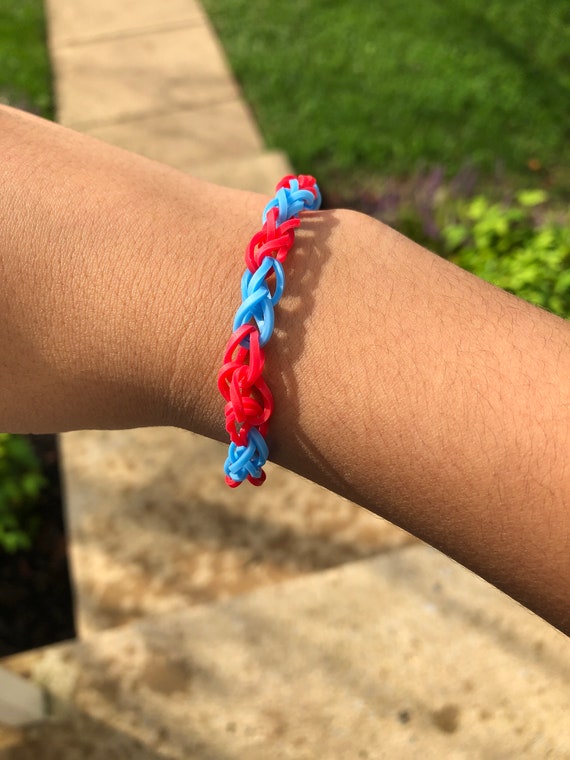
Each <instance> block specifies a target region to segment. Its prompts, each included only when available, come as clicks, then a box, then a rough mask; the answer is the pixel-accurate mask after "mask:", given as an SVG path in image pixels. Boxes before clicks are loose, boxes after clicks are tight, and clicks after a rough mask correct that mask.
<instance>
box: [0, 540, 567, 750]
mask: <svg viewBox="0 0 570 760" xmlns="http://www.w3.org/2000/svg"><path fill="white" fill-rule="evenodd" d="M33 669H34V677H35V678H36V680H38V681H40V682H43V683H44V684H46V685H48V686H49V687H50V688H51V690H52V692H53V694H54V695H55V696H59V697H60V698H62V699H63V700H66V701H68V700H71V702H72V703H73V710H72V712H71V713H70V714H67V715H66V714H65V713H63V714H60V716H59V717H57V718H55V719H54V720H53V722H52V723H47V724H45V725H43V726H39V727H36V728H31V729H28V730H27V731H25V732H23V733H22V734H20V739H19V743H18V745H17V749H13V750H10V749H8V748H7V749H5V750H4V753H3V754H0V757H2V758H4V760H32V758H33V760H36V758H37V757H40V756H41V757H42V758H52V757H53V758H55V757H64V758H76V757H77V758H80V757H89V758H91V759H92V760H99V759H101V760H103V758H105V760H107V758H111V757H112V758H133V759H134V758H144V759H145V760H146V758H154V760H158V758H170V759H171V760H179V759H180V760H182V758H184V760H188V759H189V758H193V759H195V760H214V759H215V760H243V759H244V758H247V759H248V760H267V758H272V759H273V758H275V759H276V760H317V759H318V760H358V759H360V758H368V759H369V760H376V759H377V758H390V759H392V758H398V759H406V758H420V757H421V758H434V760H435V759H436V758H437V760H440V759H441V758H446V759H447V758H451V759H453V760H455V759H457V760H460V759H461V760H463V759H472V758H477V759H480V760H492V759H493V758H501V760H504V759H508V758H512V759H513V760H515V758H516V759H517V760H520V759H521V758H525V760H526V759H529V760H535V759H536V760H544V758H560V759H562V758H570V732H569V730H568V728H569V723H568V715H569V714H570V649H569V648H568V640H567V638H566V637H564V636H563V635H562V634H560V633H558V632H556V631H555V630H554V629H552V628H551V627H550V626H548V625H547V624H546V623H544V622H543V621H541V620H539V619H538V618H536V617H535V616H533V615H532V614H531V613H530V612H528V611H526V610H524V609H522V608H521V607H520V606H518V605H517V604H515V603H514V602H512V601H511V600H509V599H507V598H506V597H504V596H503V595H502V594H501V593H500V592H498V591H496V590H495V589H493V588H492V587H490V586H489V585H488V584H486V583H484V582H483V581H481V580H480V579H478V578H476V577H475V576H473V575H472V574H470V573H468V572H467V571H466V570H464V569H463V568H461V567H459V566H458V565H455V564H454V563H452V562H451V561H450V560H448V559H446V558H445V557H442V556H441V555H439V554H438V553H437V552H435V551H434V550H432V549H429V548H427V547H423V546H416V547H411V548H409V549H403V550H401V551H398V552H394V553H392V554H390V555H386V556H384V557H380V558H375V559H372V560H364V561H362V562H358V563H353V564H351V565H345V566H343V567H342V568H338V569H333V570H330V571H326V572H323V573H319V574H316V575H313V576H307V577H305V578H302V579H298V580H295V581H291V582H290V583H287V584H281V585H278V586H272V587H269V588H266V589H261V590H259V591H257V592H254V593H252V594H249V595H247V596H243V597H235V598H233V599H229V600H226V601H223V602H218V603H216V604H211V605H207V606H202V607H195V608H193V609H189V610H187V611H186V612H184V613H176V614H174V615H167V616H163V617H158V618H147V619H145V620H142V621H139V622H137V623H135V624H133V625H131V626H128V627H126V628H124V629H116V630H115V631H108V632H106V633H103V634H99V635H98V636H96V637H95V638H93V639H92V640H88V641H86V642H84V643H83V644H82V645H80V646H77V645H75V646H68V647H60V648H54V649H52V650H50V651H49V652H47V653H45V655H44V656H43V657H39V658H36V661H35V664H34V665H33ZM60 709H61V708H60ZM66 727H67V729H69V730H67V729H66ZM142 746H144V748H145V749H144V750H143V749H141V747H142ZM56 749H59V752H60V754H57V752H56ZM38 752H41V754H40V755H38V754H37V753H38ZM82 753H83V754H82Z"/></svg>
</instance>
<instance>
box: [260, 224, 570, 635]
mask: <svg viewBox="0 0 570 760" xmlns="http://www.w3.org/2000/svg"><path fill="white" fill-rule="evenodd" d="M315 227H318V225H315ZM309 236H310V233H309ZM314 254H315V259H316V261H315V262H314V263H312V259H310V258H309V257H307V258H305V256H304V251H303V250H302V251H301V252H300V254H296V255H295V256H294V258H293V265H292V271H291V273H290V276H289V280H288V291H287V292H288V294H289V296H288V297H289V298H290V299H291V301H287V300H285V301H284V303H283V307H284V308H283V311H282V312H281V313H280V315H279V324H280V326H281V328H282V330H283V336H282V337H279V338H278V339H277V341H276V343H275V345H274V346H273V347H272V351H274V353H273V354H272V355H271V356H270V359H269V361H268V367H269V373H270V374H271V372H272V371H274V372H275V374H274V376H273V378H272V383H273V386H274V387H276V388H278V389H279V393H280V394H281V395H282V401H280V402H279V403H278V404H277V412H276V420H275V423H274V425H273V428H272V430H273V431H274V434H275V444H274V447H273V451H274V455H275V456H276V458H277V460H278V461H279V462H281V463H282V464H284V465H285V466H287V467H289V468H291V469H293V470H295V471H297V472H301V473H302V474H303V475H305V476H307V477H309V478H311V479H313V480H316V481H318V482H320V483H322V484H324V485H326V486H327V487H329V488H333V489H334V490H337V491H338V492H339V493H342V494H343V495H344V496H347V497H348V498H350V499H352V500H353V501H355V502H357V503H359V504H361V505H363V506H365V507H367V508H369V509H371V510H373V511H375V512H378V513H379V514H381V515H383V516H384V517H387V518H389V519H390V520H392V521H393V522H395V523H396V524H398V525H400V526H402V527H404V528H406V529H407V530H409V531H410V532H412V533H414V534H415V535H417V536H420V537H421V538H423V539H424V540H426V541H427V542H429V543H430V544H432V545H434V546H437V547H438V548H440V549H442V550H443V551H444V552H446V553H447V554H449V555H451V556H452V557H454V558H455V559H457V560H458V561H460V562H461V563H463V564H464V565H466V566H467V567H469V568H471V569H473V570H475V571H476V572H478V573H480V574H481V575H483V576H484V577H486V578H487V579H488V580H490V581H491V582H493V583H495V584H496V585H498V586H499V587H500V588H502V589H503V590H505V591H507V592H508V593H509V594H511V595H512V596H514V597H515V598H516V599H518V600H519V601H522V602H523V603H524V604H526V605H527V606H529V607H531V608H532V609H534V610H535V611H537V612H538V613H539V614H541V615H543V616H544V617H546V618H547V619H549V620H550V621H551V622H553V623H554V624H556V625H557V626H559V627H561V628H563V629H564V630H566V631H569V630H570V605H569V604H568V600H569V596H570V462H569V460H570V324H569V323H567V322H565V321H563V320H561V319H559V318H557V317H554V316H552V315H550V314H548V313H546V312H544V311H541V310H539V309H536V308H534V307H532V306H530V305H529V304H526V303H525V302H523V301H521V300H520V299H517V298H515V297H513V296H510V295H508V294H506V293H504V292H502V291H500V290H498V289H496V288H494V287H492V286H490V285H488V284H487V283H485V282H483V281H481V280H479V279H477V278H475V277H473V276H471V275H469V274H467V273H465V272H463V271H462V270H460V269H458V268H457V267H455V266H453V265H451V264H450V263H448V262H446V261H444V260H442V259H440V258H439V257H436V256H434V255H433V254H431V253H429V252H427V251H425V250H424V249H422V248H420V247H419V246H416V245H414V244H413V243H411V242H410V241H409V240H407V239H405V238H403V237H402V236H400V235H398V234H397V233H395V232H394V231H392V230H390V229H389V228H386V227H384V226H383V225H380V224H378V223H376V222H374V221H373V220H371V219H367V218H365V217H361V216H355V215H352V214H349V215H346V214H345V213H339V214H333V222H332V224H330V232H329V233H328V237H327V236H326V235H324V234H323V233H322V232H320V233H319V235H318V239H317V249H316V250H315V251H314ZM313 267H316V270H317V273H316V274H313V275H310V276H309V281H308V282H307V283H303V282H302V279H303V276H304V271H305V270H311V271H312V269H313ZM303 299H306V300H307V305H306V306H303V305H301V306H299V307H298V308H297V311H296V312H295V311H294V312H291V313H288V311H287V309H288V307H289V306H290V305H291V304H292V303H296V304H303ZM280 357H281V358H280ZM275 367H277V370H275ZM272 368H273V370H272ZM288 384H289V385H290V386H291V391H290V392H288V391H287V390H286V386H287V385H288Z"/></svg>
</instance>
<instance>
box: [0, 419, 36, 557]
mask: <svg viewBox="0 0 570 760" xmlns="http://www.w3.org/2000/svg"><path fill="white" fill-rule="evenodd" d="M44 485H45V478H44V476H43V475H42V473H41V469H40V463H39V461H38V458H37V457H36V455H35V453H34V451H33V449H32V447H31V446H30V444H29V442H28V441H27V440H26V439H25V438H24V437H22V436H19V435H10V434H8V433H0V548H2V549H3V550H4V551H5V552H8V553H13V552H17V551H19V550H20V549H28V548H30V546H31V542H32V538H33V534H34V532H35V530H36V528H37V524H38V517H37V515H36V514H34V507H35V506H36V504H37V500H38V496H39V494H40V491H41V489H42V488H43V486H44Z"/></svg>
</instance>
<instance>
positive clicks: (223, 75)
mask: <svg viewBox="0 0 570 760" xmlns="http://www.w3.org/2000/svg"><path fill="white" fill-rule="evenodd" d="M52 60H53V64H54V67H55V72H56V75H57V80H58V86H57V94H58V120H59V121H60V122H61V123H63V124H65V125H66V126H69V127H72V128H75V129H78V130H80V131H81V130H85V129H88V128H93V127H95V126H101V125H105V124H110V123H113V122H116V121H127V120H132V119H134V118H138V117H144V116H152V115H155V116H158V115H160V114H166V113H169V112H171V111H178V110H180V109H182V108H192V107H196V106H205V105H213V104H215V103H220V102H223V101H226V100H232V101H235V100H236V99H237V98H239V91H238V88H237V85H236V84H235V82H234V80H233V78H232V76H231V73H230V72H229V70H228V68H227V64H226V61H225V58H224V56H223V53H222V51H221V48H220V47H219V45H218V43H217V40H216V39H215V38H214V37H213V35H212V33H211V31H210V27H209V25H207V24H205V23H203V24H195V25H193V26H188V27H186V28H183V29H174V30H166V31H161V32H154V33H142V34H137V35H135V36H128V35H127V36H124V37H120V38H116V39H111V40H102V41H99V42H90V43H86V44H82V45H76V46H72V47H61V48H58V47H55V48H52Z"/></svg>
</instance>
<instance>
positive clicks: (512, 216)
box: [442, 190, 570, 318]
mask: <svg viewBox="0 0 570 760" xmlns="http://www.w3.org/2000/svg"><path fill="white" fill-rule="evenodd" d="M546 200H547V196H546V193H544V192H543V191H541V190H527V191H524V192H520V193H519V194H518V195H517V196H516V203H515V204H513V205H512V206H508V207H507V206H505V205H503V204H500V203H492V202H491V201H489V200H488V199H487V198H485V197H483V196H478V197H476V198H474V199H473V200H470V201H468V202H464V203H461V204H459V206H458V207H457V214H456V218H455V219H454V221H453V222H452V223H449V224H447V225H445V226H444V227H443V228H442V237H443V241H444V245H445V249H446V252H447V255H448V257H449V258H450V260H451V261H454V262H455V263H456V264H458V265H459V266H461V267H463V268H464V269H467V270H469V271H470V272H472V273H473V274H476V275H477V276H479V277H482V278H483V279H485V280H488V281H489V282H492V283H494V284H495V285H498V286H499V287H501V288H504V289H505V290H508V291H510V292H511V293H514V294H515V295H517V296H520V297H521V298H524V299H526V300H527V301H530V302H531V303H534V304H536V305H537V306H542V307H543V308H545V309H548V310H549V311H552V312H554V313H555V314H558V315H560V316H562V317H567V318H569V317H570V227H568V226H567V225H564V224H560V223H557V222H554V221H548V220H545V219H542V220H541V219H537V214H536V207H538V206H540V205H541V204H543V203H544V202H545V201H546Z"/></svg>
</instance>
